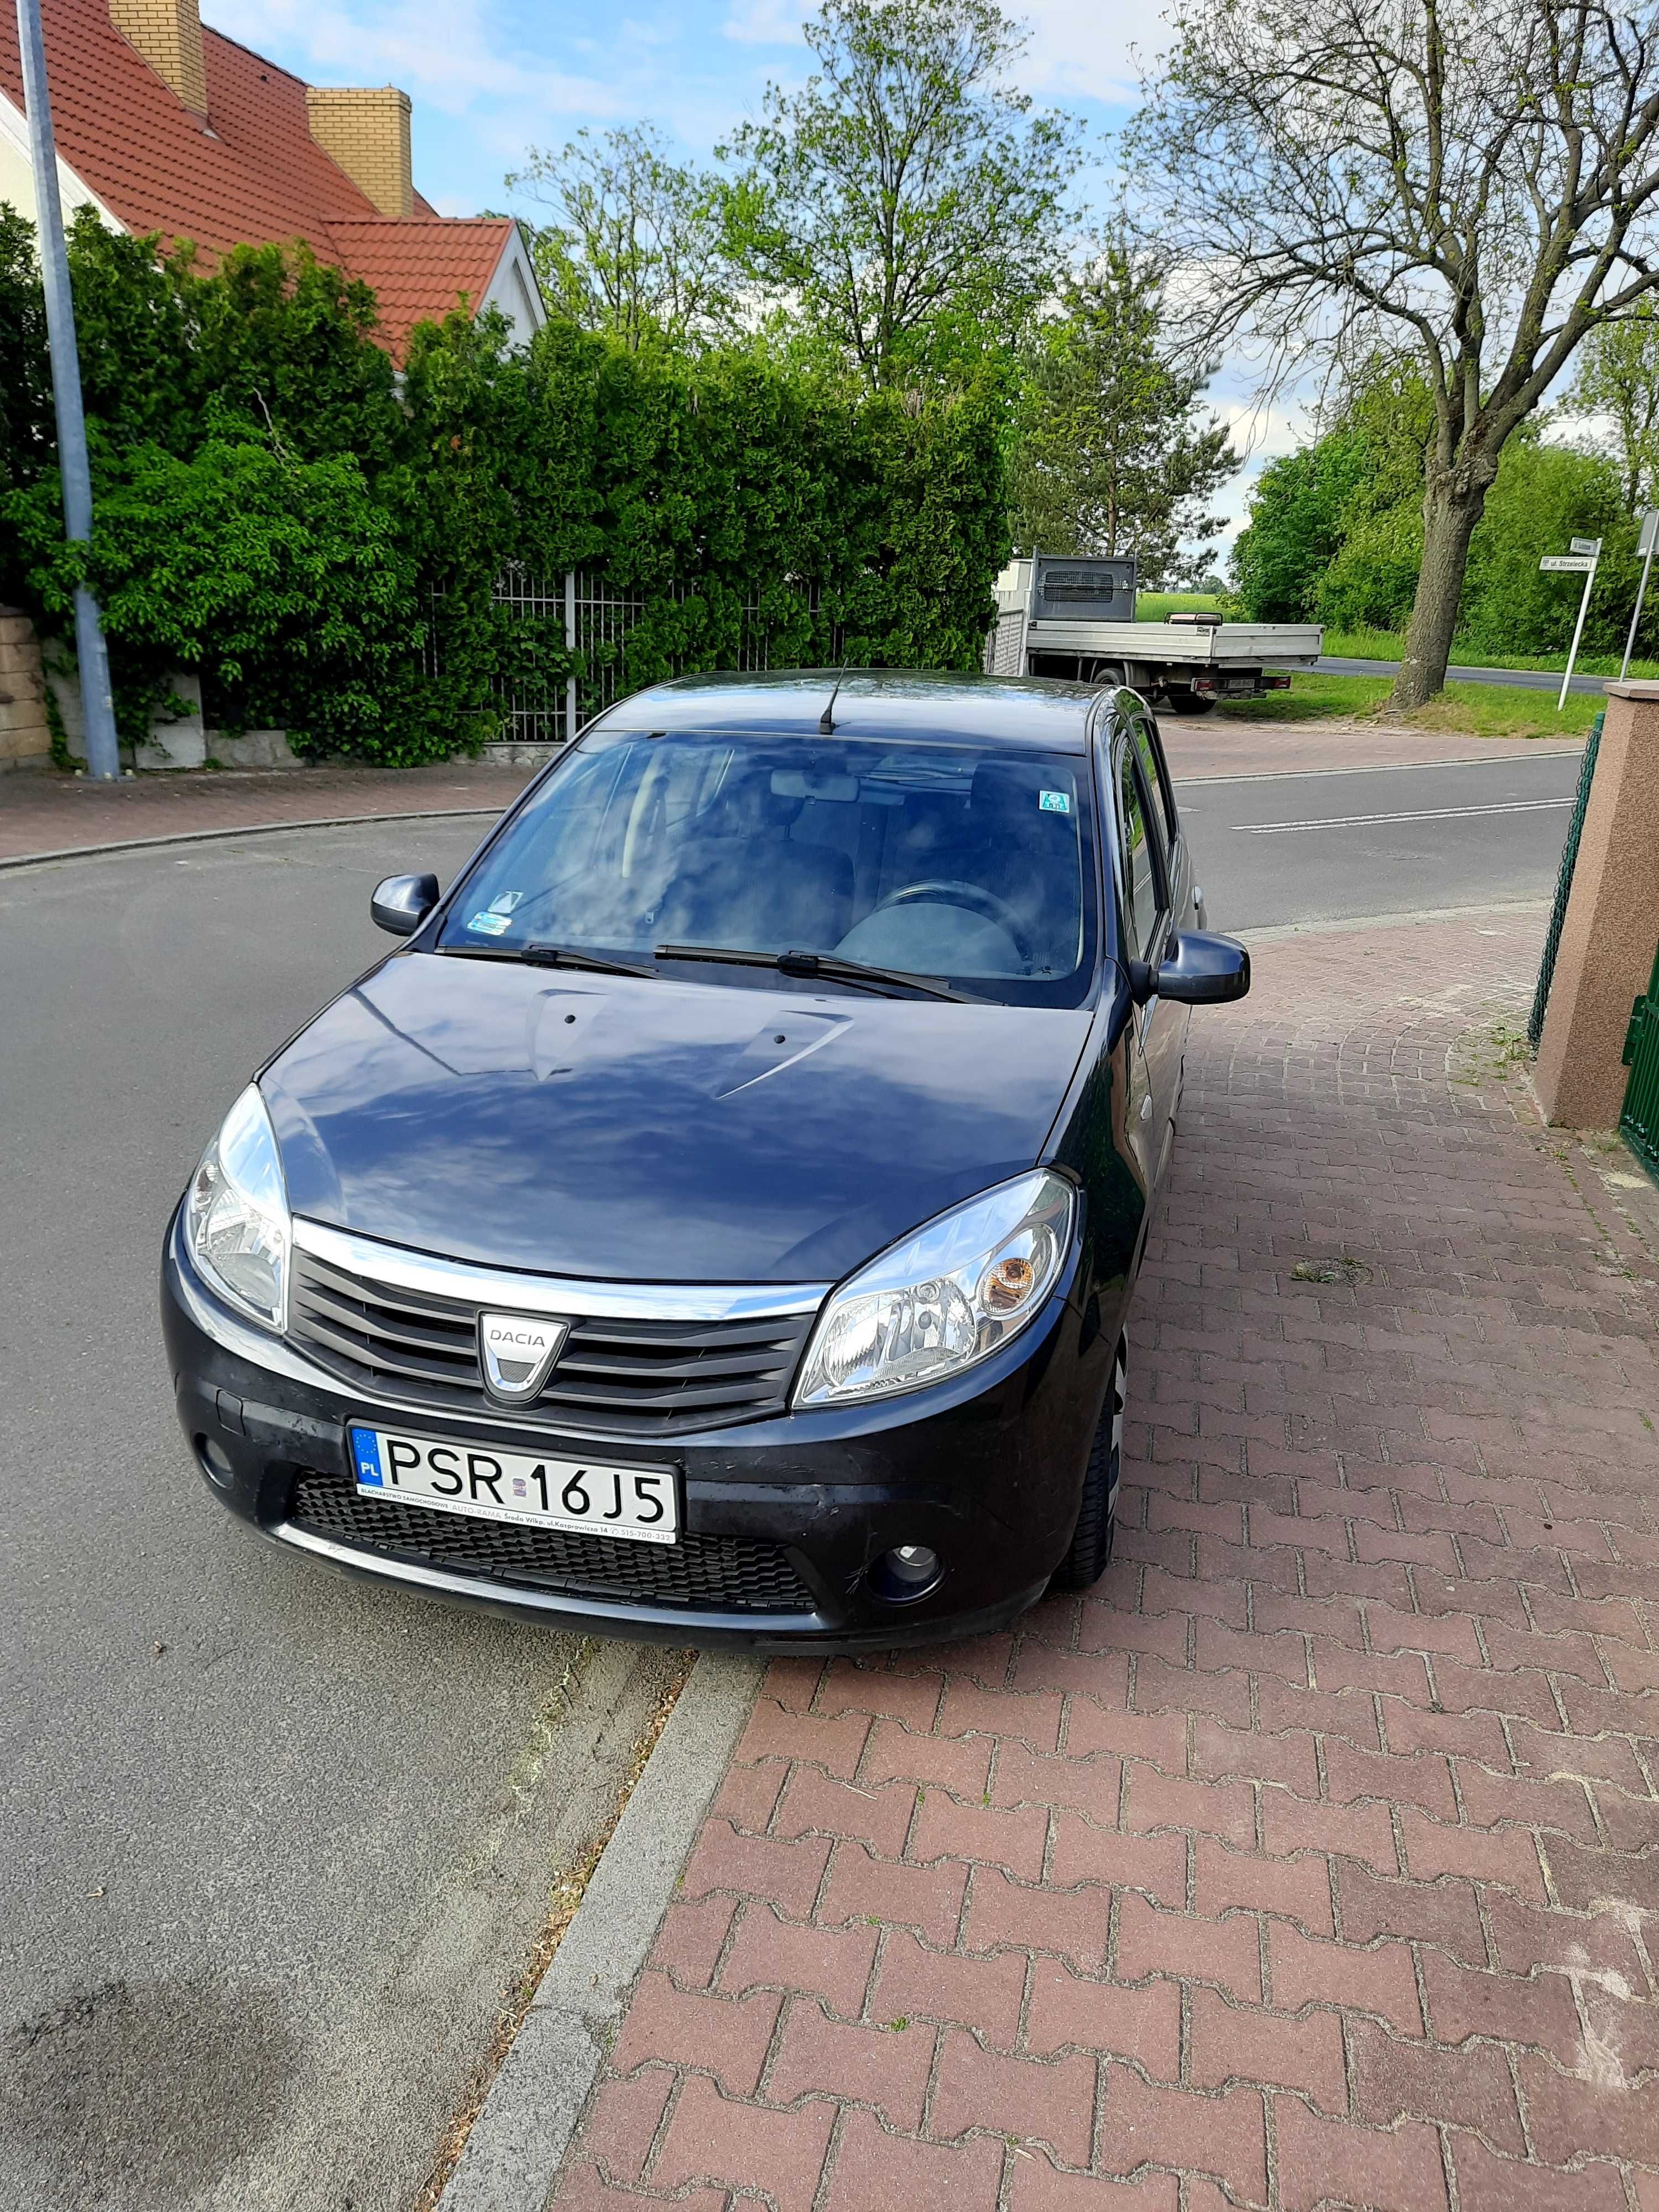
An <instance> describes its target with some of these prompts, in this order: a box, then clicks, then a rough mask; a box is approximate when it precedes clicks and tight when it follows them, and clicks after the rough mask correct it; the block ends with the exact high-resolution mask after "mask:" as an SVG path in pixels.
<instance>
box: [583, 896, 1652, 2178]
mask: <svg viewBox="0 0 1659 2212" xmlns="http://www.w3.org/2000/svg"><path fill="white" fill-rule="evenodd" d="M1540 934H1541V916H1538V915H1532V914H1526V915H1516V914H1515V913H1514V912H1512V911H1510V912H1507V913H1498V914H1494V915H1468V916H1467V917H1462V918H1460V919H1459V920H1457V921H1455V922H1447V923H1433V924H1424V925H1420V926H1417V927H1412V926H1393V925H1390V926H1389V927H1382V928H1375V929H1369V930H1365V929H1361V930H1348V931H1338V932H1331V933H1326V934H1322V935H1318V936H1314V935H1303V936H1298V937H1297V938H1295V939H1291V938H1288V937H1281V938H1279V939H1274V940H1263V941H1262V942H1261V944H1260V945H1259V947H1258V953H1257V967H1256V985H1255V991H1254V993H1253V994H1252V996H1251V997H1250V998H1249V1000H1246V1001H1245V1002H1243V1005H1241V1006H1237V1007H1236V1008H1230V1009H1225V1010H1220V1009H1218V1010H1214V1011H1211V1012H1205V1013H1202V1014H1199V1015H1195V1016H1194V1022H1193V1028H1192V1048H1191V1051H1190V1054H1189V1058H1188V1104H1187V1107H1186V1110H1185V1116H1184V1121H1183V1127H1182V1138H1181V1141H1180V1143H1179V1146H1178V1147H1177V1153H1176V1166H1175V1170H1174V1176H1173V1184H1172V1188H1171V1191H1170V1197H1169V1200H1168V1205H1167V1211H1166V1212H1165V1214H1164V1218H1163V1222H1162V1225H1161V1230H1160V1232H1159V1233H1158V1235H1157V1237H1156V1238H1155V1242H1154V1245H1153V1249H1152V1255H1151V1257H1150V1261H1149V1265H1148V1268H1147V1273H1146V1277H1145V1279H1144V1280H1143V1285H1142V1288H1141V1291H1140V1294H1139V1302H1138V1305H1137V1310H1136V1322H1135V1325H1134V1328H1133V1360H1132V1366H1131V1372H1130V1406H1131V1413H1132V1415H1133V1427H1132V1433H1131V1438H1130V1444H1129V1455H1128V1464H1127V1466H1126V1469H1125V1478H1124V1490H1123V1496H1122V1522H1121V1527H1120V1530H1119V1536H1118V1552H1117V1558H1116V1559H1115V1563H1114V1564H1113V1565H1112V1566H1111V1567H1110V1568H1109V1570H1108V1571H1107V1574H1106V1577H1105V1578H1104V1579H1103V1582H1102V1583H1100V1585H1099V1586H1098V1588H1097V1590H1096V1591H1095V1592H1094V1593H1092V1594H1091V1595H1088V1596H1086V1597H1083V1598H1078V1599H1069V1598H1068V1599H1063V1600H1057V1601H1049V1602H1048V1603H1046V1604H1044V1605H1043V1606H1042V1607H1040V1608H1038V1610H1037V1611H1036V1612H1035V1613H1032V1614H1031V1615H1030V1616H1029V1617H1028V1618H1027V1619H1026V1620H1024V1622H1022V1623H1021V1624H1020V1625H1019V1626H1018V1628H1017V1629H1016V1631H1015V1632H1012V1633H1011V1634H1008V1635H1004V1636H1000V1637H996V1638H986V1639H983V1640H981V1641H980V1642H977V1643H975V1644H969V1645H965V1646H962V1647H959V1648H957V1649H954V1650H949V1651H947V1652H945V1653H942V1654H937V1653H935V1654H927V1655H924V1656H900V1657H897V1658H895V1659H894V1660H892V1661H891V1662H888V1663H885V1664H868V1665H866V1664H856V1665H855V1664H853V1663H850V1662H842V1661H837V1662H833V1663H830V1664H829V1665H827V1666H819V1665H817V1664H809V1663H805V1662H787V1663H775V1664H774V1665H773V1666H772V1668H770V1670H769V1674H768V1677H767V1680H766V1685H765V1688H764V1691H763V1695H762V1697H761V1699H760V1701H759V1703H758V1705H757V1709H756V1711H755V1713H754V1716H753V1718H752V1720H751V1722H750V1726H749V1729H748V1731H747V1734H746V1735H745V1736H744V1739H743V1741H742V1743H741V1745H740V1747H739V1749H738V1754H737V1757H736V1759H734V1761H733V1764H732V1766H731V1768H730V1770H729V1771H728V1773H727V1775H726V1780H725V1783H724V1785H723V1788H722V1790H721V1792H720V1796H719V1798H718V1799H717V1801H716V1802H715V1807H714V1812H713V1814H711V1816H710V1817H709V1819H708V1821H707V1823H706V1825H705V1826H704V1828H703V1830H702V1834H701V1837H700V1838H699V1840H698V1842H697V1843H696V1846H695V1849H694V1850H693V1851H692V1854H691V1856H690V1860H689V1862H688V1863H687V1865H686V1868H685V1870H684V1875H683V1877H682V1881H681V1884H680V1887H679V1892H678V1898H677V1899H676V1901H675V1902H674V1903H673V1904H671V1906H670V1907H669V1910H668V1913H667V1915H666V1917H665V1921H664V1923H663V1925H662V1928H661V1930H660V1932H659V1937H658V1940H657V1943H656V1947H655V1950H654V1953H653V1960H652V1964H651V1966H650V1967H649V1968H648V1969H647V1972H646V1973H645V1975H644V1977H643V1978H642V1979H641V1984H640V1987H639V1989H638V1990H637V1992H636V1994H635V1997H634V2000H633V2003H632V2007H631V2009H630V2011H629V2014H628V2015H627V2018H626V2020H625V2021H624V2024H623V2029H622V2032H621V2034H620V2036H619V2038H618V2040H617V2045H616V2046H615V2048H614V2050H613V2051H612V2052H611V2060H610V2064H609V2067H608V2069H607V2072H606V2073H605V2075H604V2076H603V2077H602V2080H601V2082H600V2085H599V2088H598V2090H597V2091H596V2093H595V2099H594V2103H593V2106H592V2110H591V2112H590V2114H589V2117H588V2119H587V2123H586V2129H585V2132H584V2133H583V2134H582V2135H581V2136H579V2138H578V2140H577V2142H576V2144H575V2146H574V2149H573V2152H572V2154H571V2157H570V2159H569V2160H568V2163H567V2166H566V2168H565V2171H564V2173H563V2175H562V2179H560V2181H559V2182H558V2184H557V2185H556V2187H555V2188H554V2192H553V2197H552V2199H551V2202H553V2203H556V2205H558V2206H559V2207H561V2208H562V2209H563V2212H599V2208H600V2207H609V2208H611V2212H621V2208H623V2207H625V2206H634V2207H637V2206H639V2205H640V2204H641V2203H655V2202H659V2201H672V2202H674V2203H677V2204H679V2205H682V2206H690V2207H694V2208H696V2212H717V2208H724V2207H726V2206H728V2205H731V2206H732V2207H733V2212H735V2207H736V2205H737V2204H738V2203H742V2204H749V2203H757V2202H764V2203H769V2204H770V2205H772V2206H773V2207H775V2212H889V2208H895V2207H902V2208H904V2212H933V2208H939V2212H991V2208H994V2207H995V2208H1002V2212H1177V2208H1179V2212H1220V2208H1221V2207H1223V2206H1224V2205H1225V2204H1228V2203H1237V2204H1243V2205H1251V2206H1268V2207H1272V2208H1274V2212H1312V2208H1314V2207H1316V2206H1317V2205H1320V2204H1323V2203H1340V2204H1355V2205H1367V2206H1376V2207H1381V2208H1386V2212H1443V2208H1446V2207H1448V2206H1449V2205H1453V2206H1455V2207H1456V2208H1457V2212H1526V2208H1529V2207H1537V2208H1547V2212H1655V2208H1659V1999H1656V1984H1655V1980H1654V1975H1653V1965H1652V1960H1651V1956H1650V1944H1651V1942H1652V1939H1653V1935H1654V1929H1655V1923H1654V1920H1653V1917H1652V1916H1653V1915H1655V1914H1659V1800H1656V1790H1655V1778H1656V1773H1659V1767H1656V1764H1655V1762H1656V1759H1659V1741H1656V1739H1659V1649H1656V1638H1655V1636H1654V1633H1653V1631H1654V1629H1655V1626H1656V1622H1659V1610H1656V1603H1655V1596H1656V1587H1655V1569H1656V1566H1659V1435H1656V1428H1655V1424H1656V1420H1659V1358H1656V1349H1655V1345H1656V1338H1655V1324H1656V1317H1659V1289H1656V1287H1655V1283H1654V1276H1655V1274H1656V1272H1659V1270H1656V1266H1655V1260H1654V1255H1653V1253H1652V1252H1650V1250H1648V1249H1645V1248H1644V1246H1642V1245H1641V1244H1640V1243H1637V1242H1636V1241H1634V1240H1633V1239H1632V1237H1631V1236H1630V1234H1629V1233H1628V1231H1627V1228H1626V1225H1625V1224H1624V1223H1623V1221H1622V1220H1621V1219H1620V1217H1619V1215H1618V1214H1617V1213H1616V1212H1614V1211H1613V1206H1612V1203H1611V1199H1610V1196H1609V1193H1608V1192H1607V1189H1606V1188H1604V1187H1603V1186H1601V1184H1600V1183H1599V1182H1597V1181H1596V1179H1595V1176H1594V1175H1593V1174H1592V1173H1591V1172H1590V1171H1589V1168H1588V1167H1587V1165H1586V1158H1587V1156H1585V1155H1583V1154H1577V1153H1570V1152H1569V1151H1568V1148H1567V1147H1566V1146H1564V1145H1561V1144H1559V1142H1557V1141H1556V1139H1554V1138H1553V1137H1551V1138H1549V1139H1546V1137H1545V1135H1544V1133H1542V1132H1541V1131H1540V1129H1539V1128H1538V1127H1537V1124H1536V1121H1535V1117H1534V1115H1533V1113H1532V1112H1531V1110H1530V1108H1529V1105H1528V1098H1527V1095H1526V1092H1525V1087H1524V1082H1523V1080H1522V1079H1521V1078H1519V1077H1518V1076H1516V1075H1515V1074H1514V1073H1512V1072H1510V1071H1511V1070H1512V1063H1510V1061H1508V1060H1506V1058H1505V1052H1506V1049H1507V1048H1506V1042H1505V1040H1504V1037H1503V1036H1501V1035H1498V1024H1500V1023H1503V1024H1509V1025H1510V1028H1511V1029H1512V1028H1513V1027H1514V1026H1515V1025H1516V1023H1517V1018H1518V1012H1519V1009H1521V1008H1522V1006H1523V1005H1524V1002H1525V999H1526V995H1527V994H1528V992H1529V991H1530V988H1531V984H1532V979H1533V975H1534V969H1535V963H1536V952H1537V943H1538V939H1539V936H1540ZM550 2180H551V2177H550ZM734 2191H736V2192H741V2194H740V2195H739V2196H738V2197H734V2196H733V2194H732V2192H734ZM1454 2192H1455V2193H1454Z"/></svg>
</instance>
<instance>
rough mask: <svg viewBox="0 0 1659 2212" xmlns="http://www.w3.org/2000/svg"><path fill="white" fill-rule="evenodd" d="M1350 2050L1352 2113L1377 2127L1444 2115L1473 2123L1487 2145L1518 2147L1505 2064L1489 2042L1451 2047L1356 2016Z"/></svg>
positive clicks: (1518, 2150)
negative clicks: (1397, 2032)
mask: <svg viewBox="0 0 1659 2212" xmlns="http://www.w3.org/2000/svg"><path fill="white" fill-rule="evenodd" d="M1349 2055H1350V2059H1351V2063H1352V2086H1353V2112H1354V2117H1355V2118H1358V2119H1362V2120H1365V2121H1368V2122H1370V2123H1371V2124H1375V2125H1377V2126H1382V2127H1392V2126H1393V2124H1394V2123H1395V2121H1396V2120H1398V2119H1401V2118H1417V2119H1422V2118H1429V2119H1437V2120H1449V2121H1450V2122H1452V2123H1453V2124H1455V2125H1456V2126H1458V2127H1464V2128H1470V2129H1473V2130H1474V2131H1475V2132H1476V2133H1478V2134H1479V2135H1480V2136H1484V2137H1485V2139H1486V2142H1489V2143H1490V2144H1491V2145H1492V2148H1493V2149H1494V2150H1502V2151H1508V2152H1510V2153H1511V2154H1515V2155H1516V2156H1519V2155H1520V2154H1522V2153H1523V2152H1524V2151H1525V2149H1526V2147H1527V2146H1526V2140H1525V2137H1524V2136H1523V2135H1522V2130H1521V2115H1520V2112H1518V2111H1517V2109H1516V2101H1515V2084H1514V2082H1513V2081H1511V2080H1510V2069H1509V2064H1508V2062H1507V2060H1506V2058H1505V2057H1504V2052H1503V2051H1499V2050H1498V2049H1496V2048H1495V2047H1494V2046H1493V2045H1491V2044H1481V2043H1472V2044H1470V2045H1468V2047H1467V2048H1466V2049H1462V2050H1455V2051H1454V2050H1449V2049H1448V2048H1447V2047H1446V2046H1445V2045H1443V2044H1434V2043H1427V2042H1425V2041H1423V2040H1421V2039H1403V2038H1401V2037H1398V2036H1393V2035H1389V2033H1386V2031H1385V2030H1383V2028H1380V2027H1376V2025H1375V2024H1374V2023H1373V2022H1372V2021H1355V2023H1354V2025H1353V2027H1352V2029H1351V2031H1350V2033H1349Z"/></svg>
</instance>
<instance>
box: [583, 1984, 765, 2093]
mask: <svg viewBox="0 0 1659 2212" xmlns="http://www.w3.org/2000/svg"><path fill="white" fill-rule="evenodd" d="M782 2002H783V2000H782V1999H781V1997H780V1996H777V1995H776V1994H775V1992H774V1991H771V1990H757V1992H756V1993H755V1995H754V1996H746V1997H720V1996H703V1995H702V1994H700V1993H698V1992H696V1991H688V1990H677V1989H676V1988H675V1987H674V1984H673V1983H672V1982H671V1981H670V1980H669V1978H668V1977H667V1975H666V1974H662V1973H657V1972H653V1971H650V1970H647V1972H645V1973H644V1974H643V1975H641V1978H640V1985H639V1988H638V1989H637V1990H635V1994H634V2002H633V2003H632V2004H631V2005H630V2006H629V2010H628V2017H627V2018H626V2020H624V2021H623V2027H622V2033H621V2034H620V2035H619V2036H618V2037H617V2045H616V2049H615V2051H614V2052H613V2054H612V2057H611V2063H612V2064H613V2065H614V2066H615V2068H616V2069H617V2072H618V2073H619V2074H627V2073H631V2072H632V2070H633V2069H634V2068H635V2067H636V2066H639V2065H642V2064H643V2063H645V2061H646V2060H647V2059H657V2058H662V2059H666V2060H667V2062H668V2063H669V2064H670V2065H671V2066H698V2067H705V2068H707V2069H708V2071H709V2072H710V2073H712V2074H713V2075H714V2079H715V2080H716V2081H718V2082H719V2083H720V2087H722V2088H723V2089H726V2090H728V2091H729V2092H730V2093H731V2094H732V2096H734V2097H752V2096H753V2095H754V2093H755V2090H756V2087H757V2085H758V2083H759V2081H760V2075H761V2067H762V2065H763V2063H764V2060H765V2057H766V2051H767V2046H768V2045H769V2043H770V2042H771V2040H772V2030H773V2028H774V2027H775V2026H776V2025H777V2018H778V2008H779V2006H780V2005H781V2003H782Z"/></svg>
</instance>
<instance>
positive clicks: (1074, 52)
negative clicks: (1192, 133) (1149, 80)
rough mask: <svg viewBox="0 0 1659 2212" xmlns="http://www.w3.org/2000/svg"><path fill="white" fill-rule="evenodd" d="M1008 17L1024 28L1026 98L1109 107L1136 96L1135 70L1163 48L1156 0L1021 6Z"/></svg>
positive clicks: (1041, 1) (1051, 0)
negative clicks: (1103, 4)
mask: <svg viewBox="0 0 1659 2212" xmlns="http://www.w3.org/2000/svg"><path fill="white" fill-rule="evenodd" d="M1010 12H1011V13H1012V14H1014V15H1020V16H1023V17H1024V21H1025V22H1026V23H1027V25H1028V26H1029V27H1030V34H1031V39H1030V46H1028V47H1027V48H1026V50H1025V61H1024V66H1023V67H1022V69H1021V70H1020V76H1021V79H1022V82H1023V83H1024V88H1025V89H1026V90H1027V91H1028V92H1035V93H1041V94H1043V95H1044V96H1046V97H1048V98H1049V99H1054V100H1101V101H1103V103H1104V104H1105V105H1106V106H1109V107H1115V106H1122V105H1123V104H1125V103H1126V102H1132V101H1133V100H1137V99H1138V98H1139V88H1140V71H1141V65H1142V64H1145V63H1147V62H1150V61H1151V60H1152V58H1153V57H1154V56H1156V55H1157V54H1158V53H1160V52H1162V51H1163V49H1164V46H1166V45H1167V44H1168V43H1169V38H1170V32H1169V27H1168V26H1167V24H1166V23H1165V21H1164V11H1163V9H1161V8H1160V7H1159V6H1158V0H1120V4H1119V5H1117V6H1115V7H1113V8H1109V9H1107V8H1103V7H1101V6H1100V4H1099V0H1027V4H1026V5H1025V6H1024V8H1021V7H1018V6H1016V7H1014V8H1012V9H1011V11H1010Z"/></svg>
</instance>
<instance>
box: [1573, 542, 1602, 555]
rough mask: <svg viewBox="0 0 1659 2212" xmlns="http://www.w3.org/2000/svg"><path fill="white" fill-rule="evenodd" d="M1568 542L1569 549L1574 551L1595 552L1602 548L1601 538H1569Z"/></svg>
mask: <svg viewBox="0 0 1659 2212" xmlns="http://www.w3.org/2000/svg"><path fill="white" fill-rule="evenodd" d="M1567 543H1568V547H1569V550H1571V551H1572V552H1574V553H1592V554H1594V553H1599V552H1600V551H1601V539H1600V538H1569V540H1568V541H1567Z"/></svg>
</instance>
